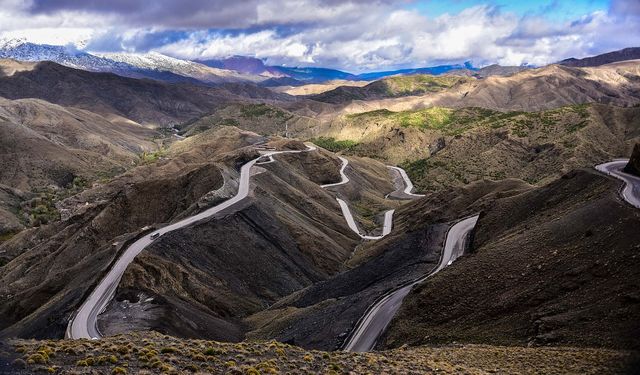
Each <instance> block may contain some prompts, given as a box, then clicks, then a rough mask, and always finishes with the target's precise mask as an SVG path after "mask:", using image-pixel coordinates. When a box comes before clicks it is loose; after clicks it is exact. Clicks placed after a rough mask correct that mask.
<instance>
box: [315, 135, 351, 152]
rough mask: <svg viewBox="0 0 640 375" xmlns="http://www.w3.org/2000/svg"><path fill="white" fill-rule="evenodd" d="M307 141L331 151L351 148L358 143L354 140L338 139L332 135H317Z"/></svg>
mask: <svg viewBox="0 0 640 375" xmlns="http://www.w3.org/2000/svg"><path fill="white" fill-rule="evenodd" d="M309 141H310V142H312V143H314V144H316V145H318V146H319V147H322V148H324V149H327V150H329V151H331V152H338V151H346V150H351V149H353V148H355V147H356V146H357V145H358V142H356V141H352V140H349V139H347V140H340V141H339V140H336V139H335V138H333V137H318V138H312V139H310V140H309Z"/></svg>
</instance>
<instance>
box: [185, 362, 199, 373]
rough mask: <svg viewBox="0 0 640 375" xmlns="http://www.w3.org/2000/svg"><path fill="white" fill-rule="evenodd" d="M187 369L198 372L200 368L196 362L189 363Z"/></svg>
mask: <svg viewBox="0 0 640 375" xmlns="http://www.w3.org/2000/svg"><path fill="white" fill-rule="evenodd" d="M185 370H187V371H191V372H198V371H199V370H200V368H199V367H198V366H196V365H194V364H188V365H186V366H185Z"/></svg>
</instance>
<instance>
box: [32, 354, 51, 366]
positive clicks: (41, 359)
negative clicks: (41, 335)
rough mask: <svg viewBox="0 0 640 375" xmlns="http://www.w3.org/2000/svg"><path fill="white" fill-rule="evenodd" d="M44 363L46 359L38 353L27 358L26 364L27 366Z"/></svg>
mask: <svg viewBox="0 0 640 375" xmlns="http://www.w3.org/2000/svg"><path fill="white" fill-rule="evenodd" d="M46 362H47V359H46V358H45V357H44V356H43V355H42V354H40V353H36V354H31V355H30V356H29V357H27V363H29V364H34V363H38V364H44V363H46Z"/></svg>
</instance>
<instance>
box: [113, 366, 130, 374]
mask: <svg viewBox="0 0 640 375" xmlns="http://www.w3.org/2000/svg"><path fill="white" fill-rule="evenodd" d="M111 373H112V374H126V373H127V370H126V369H124V368H122V367H114V368H113V370H112V371H111Z"/></svg>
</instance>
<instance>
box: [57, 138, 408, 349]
mask: <svg viewBox="0 0 640 375" xmlns="http://www.w3.org/2000/svg"><path fill="white" fill-rule="evenodd" d="M314 150H316V147H315V146H314V145H307V149H306V150H291V151H261V155H260V157H258V158H255V159H253V160H251V161H249V162H247V163H245V164H244V165H243V166H242V167H241V169H240V180H239V183H238V192H237V193H236V195H235V196H233V197H232V198H230V199H228V200H226V201H224V202H222V203H220V204H218V205H216V206H214V207H211V208H209V209H207V210H205V211H203V212H201V213H199V214H196V215H194V216H191V217H188V218H186V219H183V220H180V221H178V222H175V223H173V224H170V225H167V226H165V227H162V228H159V229H158V230H156V231H154V232H153V233H152V234H150V235H145V236H143V237H141V238H140V239H138V240H137V241H135V242H134V243H133V244H131V245H130V246H129V247H127V249H126V250H125V251H124V252H123V253H122V255H121V256H120V257H119V258H118V259H117V260H116V262H115V264H114V265H113V266H112V267H111V269H110V270H109V272H108V273H107V275H106V276H104V277H103V278H102V280H100V282H99V283H98V285H97V286H96V287H95V288H94V289H93V291H92V292H91V294H90V295H89V297H88V298H87V299H86V300H85V301H84V302H83V304H82V305H81V306H80V308H79V309H78V311H77V312H76V314H75V315H74V316H73V317H72V319H71V320H70V321H69V324H68V325H67V331H66V337H67V338H69V339H81V338H86V339H98V338H100V337H101V336H102V335H101V333H100V331H99V329H98V315H100V313H102V311H104V309H105V308H106V307H107V305H108V304H109V302H110V301H111V299H112V298H113V296H114V295H115V292H116V289H117V288H118V284H119V283H120V279H121V278H122V275H123V274H124V272H125V271H126V269H127V267H128V266H129V264H131V262H133V260H134V259H135V257H136V256H137V255H138V254H140V252H142V250H144V249H145V248H146V247H147V246H149V245H150V244H151V243H152V242H153V241H154V240H156V239H157V238H158V237H160V236H162V235H164V234H166V233H169V232H171V231H174V230H177V229H180V228H184V227H186V226H189V225H191V224H193V223H196V222H198V221H200V220H203V219H206V218H208V217H211V216H213V215H215V214H216V213H218V212H220V211H222V210H224V209H226V208H229V207H231V206H233V205H235V204H237V203H238V202H240V201H241V200H243V199H244V198H246V197H247V195H248V194H249V181H250V177H251V168H252V167H253V166H254V165H262V164H269V163H273V162H274V161H275V160H274V159H273V156H274V155H277V154H284V153H301V152H309V151H314ZM340 160H341V161H342V166H341V168H340V176H341V181H339V182H336V183H332V184H326V185H322V187H324V188H326V187H332V186H338V185H343V184H346V183H348V182H349V178H348V177H347V175H346V174H345V172H344V171H345V168H346V167H347V165H348V163H349V161H348V160H347V159H345V158H343V157H340ZM390 168H396V169H398V170H399V171H400V173H401V174H402V173H403V172H404V170H402V169H400V168H397V167H390ZM404 176H406V173H404ZM403 178H404V179H405V181H406V183H407V186H406V188H405V191H409V192H410V191H411V190H412V188H413V185H412V184H411V181H410V180H409V179H408V177H403ZM414 196H415V197H418V196H419V195H414ZM336 199H337V201H338V203H339V205H340V208H341V209H342V213H343V216H344V217H345V219H346V221H347V224H348V226H349V228H351V230H353V231H354V232H355V233H357V234H358V235H359V236H360V237H361V238H363V239H365V240H378V239H381V238H383V237H384V236H386V235H388V234H389V233H391V229H392V223H393V213H394V210H389V211H387V212H385V215H384V224H383V229H382V235H380V236H366V235H363V234H361V233H360V232H359V230H358V227H357V225H356V223H355V220H354V218H353V215H352V214H351V211H350V210H349V207H348V205H347V203H346V202H345V201H344V200H342V199H339V198H336Z"/></svg>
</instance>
